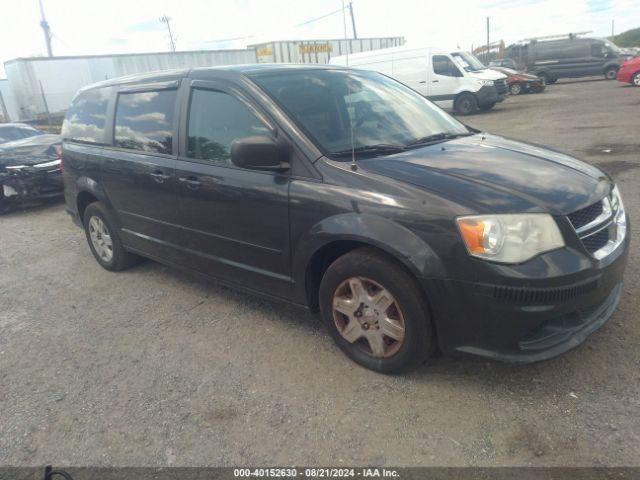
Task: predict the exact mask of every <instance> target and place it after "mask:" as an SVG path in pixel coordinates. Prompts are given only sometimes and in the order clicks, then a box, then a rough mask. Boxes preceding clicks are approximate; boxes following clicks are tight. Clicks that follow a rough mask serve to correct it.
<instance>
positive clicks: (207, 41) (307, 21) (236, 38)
mask: <svg viewBox="0 0 640 480" xmlns="http://www.w3.org/2000/svg"><path fill="white" fill-rule="evenodd" d="M347 8H349V7H348V6H344V7H342V8H339V9H338V10H334V11H333V12H329V13H325V14H324V15H320V16H319V17H315V18H311V19H309V20H305V21H304V22H301V23H296V24H294V25H291V27H294V28H295V27H302V26H304V25H308V24H310V23H314V22H317V21H318V20H322V19H324V18H327V17H330V16H331V15H335V14H336V13H340V12H343V11H344V10H346V9H347ZM351 20H352V24H353V33H354V36H355V21H353V11H352V12H351ZM256 36H257V35H253V34H252V35H242V36H239V37H231V38H217V39H215V40H206V41H205V42H203V43H219V42H232V41H235V40H247V39H249V38H255V37H256ZM356 38H357V37H356Z"/></svg>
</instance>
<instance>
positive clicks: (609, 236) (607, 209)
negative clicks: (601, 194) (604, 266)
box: [567, 193, 626, 259]
mask: <svg viewBox="0 0 640 480" xmlns="http://www.w3.org/2000/svg"><path fill="white" fill-rule="evenodd" d="M619 199H620V197H619V194H615V193H612V194H611V195H610V196H608V197H605V198H603V199H602V200H600V201H599V202H596V203H594V204H592V205H589V206H587V207H585V208H582V209H580V210H576V211H575V212H573V213H570V214H569V215H567V218H568V219H569V221H570V222H571V225H573V228H574V229H575V231H576V233H577V234H578V237H579V238H580V241H581V242H582V245H583V246H584V249H585V250H586V251H587V252H589V253H590V254H591V255H592V256H593V257H595V258H596V259H602V258H604V257H606V256H607V255H609V254H610V253H611V252H613V250H615V249H616V248H617V247H618V245H619V244H620V243H622V240H623V239H624V236H625V235H626V217H625V212H624V207H623V206H622V201H621V200H619Z"/></svg>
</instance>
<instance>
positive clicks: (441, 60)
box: [432, 55, 462, 77]
mask: <svg viewBox="0 0 640 480" xmlns="http://www.w3.org/2000/svg"><path fill="white" fill-rule="evenodd" d="M432 61H433V73H436V74H438V75H444V76H446V77H461V76H462V74H461V73H460V70H458V67H456V65H455V64H454V63H453V62H452V61H451V59H450V58H449V57H448V56H446V55H434V56H433V60H432Z"/></svg>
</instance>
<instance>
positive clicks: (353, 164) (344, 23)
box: [342, 0, 358, 172]
mask: <svg viewBox="0 0 640 480" xmlns="http://www.w3.org/2000/svg"><path fill="white" fill-rule="evenodd" d="M342 27H343V29H344V39H345V41H346V42H349V39H348V38H347V15H346V13H345V5H344V0H342ZM350 47H351V46H350V45H349V47H347V69H350V66H349V50H350ZM350 80H351V79H350V78H348V79H347V89H348V92H349V95H348V98H349V105H348V107H347V112H348V113H349V128H350V129H351V170H353V171H354V172H355V171H356V170H358V165H357V164H356V149H355V144H354V140H353V119H352V118H351V82H350Z"/></svg>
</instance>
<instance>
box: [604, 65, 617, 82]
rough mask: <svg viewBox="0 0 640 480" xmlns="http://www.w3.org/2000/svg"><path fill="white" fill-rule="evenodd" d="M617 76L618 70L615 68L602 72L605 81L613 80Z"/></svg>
mask: <svg viewBox="0 0 640 480" xmlns="http://www.w3.org/2000/svg"><path fill="white" fill-rule="evenodd" d="M617 76H618V69H617V68H615V67H610V68H607V69H606V70H605V71H604V78H605V79H606V80H615V79H616V77H617Z"/></svg>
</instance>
